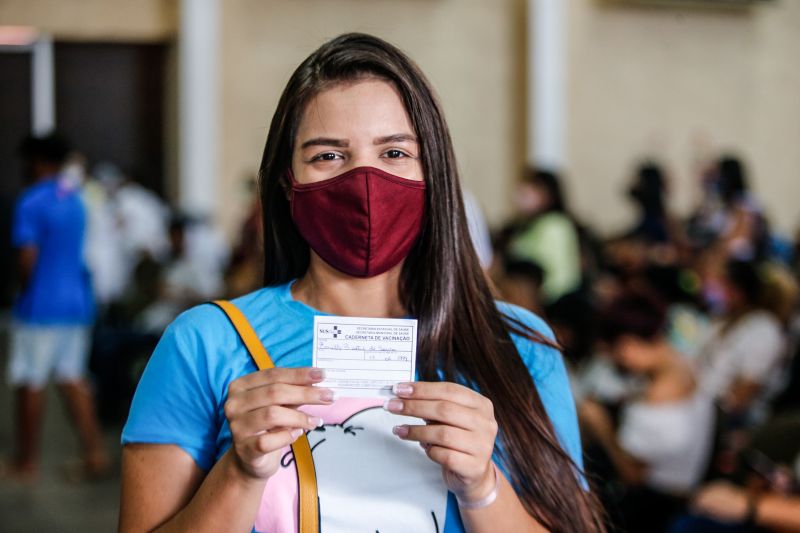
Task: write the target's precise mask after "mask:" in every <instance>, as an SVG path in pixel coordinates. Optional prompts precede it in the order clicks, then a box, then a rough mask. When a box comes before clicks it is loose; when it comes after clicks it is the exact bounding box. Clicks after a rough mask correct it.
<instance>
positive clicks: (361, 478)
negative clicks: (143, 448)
mask: <svg viewBox="0 0 800 533" xmlns="http://www.w3.org/2000/svg"><path fill="white" fill-rule="evenodd" d="M290 287H291V284H290V283H287V284H285V285H281V286H277V287H268V288H264V289H260V290H258V291H256V292H253V293H251V294H249V295H246V296H243V297H241V298H239V299H236V300H234V302H233V303H234V304H235V305H236V306H237V307H239V309H241V310H242V312H243V313H244V314H245V316H246V317H247V318H248V320H249V321H250V323H251V325H252V326H253V328H254V329H255V331H256V332H257V333H258V336H259V338H260V339H261V342H262V343H263V344H264V346H265V347H266V349H267V351H268V352H269V353H270V355H271V357H272V359H273V361H274V363H275V365H276V366H279V367H303V366H310V365H311V360H312V340H313V339H312V336H313V324H314V315H317V314H323V313H321V312H320V311H317V310H315V309H312V308H311V307H308V306H307V305H305V304H303V303H302V302H299V301H297V300H294V299H293V298H292V294H291V290H290ZM498 307H499V309H500V310H501V311H502V312H503V313H505V314H507V315H511V316H513V317H515V318H517V319H519V320H521V321H522V322H524V323H525V324H527V325H528V326H530V327H532V328H533V329H535V330H537V331H539V332H542V333H544V334H546V335H549V336H552V332H551V331H550V329H549V328H548V327H547V326H546V325H545V324H544V322H543V321H542V320H541V319H539V318H538V317H536V316H535V315H533V314H532V313H529V312H528V311H525V310H523V309H521V308H519V307H515V306H512V305H509V304H505V303H498ZM514 342H515V344H516V346H517V348H518V350H519V352H520V355H521V356H522V359H523V360H524V362H525V364H526V365H527V367H528V369H529V370H530V373H531V376H532V377H533V380H534V382H535V384H536V387H537V389H538V391H539V395H540V397H541V399H542V403H543V404H544V406H545V409H546V410H547V413H548V415H549V416H550V420H551V421H552V423H553V426H554V427H555V430H556V433H557V435H558V437H559V440H560V442H561V444H562V446H563V447H564V449H565V450H566V451H567V453H568V454H569V455H570V457H572V459H573V460H574V461H575V463H576V464H577V465H579V466H582V461H581V447H580V437H579V434H578V425H577V418H576V415H575V405H574V402H573V399H572V395H571V393H570V389H569V384H568V381H567V374H566V370H565V367H564V363H563V361H562V359H561V356H560V354H559V353H558V352H557V351H556V350H554V349H552V348H549V347H546V346H543V345H541V344H537V343H534V342H532V341H530V340H528V339H524V338H519V337H515V338H514ZM254 371H256V366H255V364H254V363H253V362H252V360H251V358H250V356H249V355H248V353H247V351H246V349H245V348H244V346H243V344H242V342H241V341H240V340H239V337H238V335H237V334H236V331H235V330H234V329H233V326H232V325H231V324H230V322H229V321H228V319H227V318H226V316H225V315H224V314H223V312H222V311H221V310H219V309H218V308H217V307H215V306H213V305H208V304H207V305H201V306H198V307H195V308H193V309H190V310H189V311H187V312H185V313H183V314H182V315H181V316H179V317H178V318H177V319H176V320H175V322H174V323H173V324H171V325H170V326H169V328H167V330H166V332H165V333H164V336H163V337H162V339H161V341H160V342H159V344H158V346H157V348H156V350H155V352H154V353H153V356H152V358H151V359H150V361H149V363H148V365H147V368H146V369H145V372H144V375H143V376H142V379H141V381H140V383H139V386H138V389H137V391H136V395H135V397H134V399H133V405H132V406H131V411H130V415H129V418H128V421H127V423H126V425H125V428H124V429H123V432H122V443H123V444H128V443H159V444H176V445H178V446H180V447H181V448H182V449H183V450H185V451H186V452H187V453H188V454H189V455H190V456H191V457H192V458H193V459H194V460H195V462H196V463H197V465H198V466H199V467H200V468H202V469H203V470H209V469H210V468H211V467H212V466H213V464H214V463H215V462H216V461H217V460H218V459H219V458H220V457H221V456H222V454H223V453H225V451H226V450H227V449H228V448H229V447H230V445H231V433H230V429H229V428H228V424H227V421H226V418H225V414H224V410H223V407H224V404H225V401H226V398H227V391H228V386H229V385H230V383H231V382H232V381H234V380H235V379H237V378H239V377H241V376H243V375H245V374H248V373H251V372H254ZM381 405H382V400H371V399H348V398H342V399H340V400H337V401H336V402H335V403H334V404H333V405H332V406H314V407H311V406H306V407H305V408H304V410H306V412H308V413H309V414H313V415H315V416H320V417H321V418H322V419H323V420H324V422H325V424H324V426H322V427H321V428H318V429H316V430H312V431H309V432H308V433H307V435H308V438H309V441H310V443H311V446H312V449H313V457H314V467H315V470H316V474H317V483H318V491H319V502H320V520H321V524H322V526H321V530H322V531H325V533H335V532H339V531H341V532H349V531H362V530H363V531H381V532H383V533H386V532H392V531H431V532H437V533H438V532H448V533H455V532H463V531H464V529H463V525H462V524H461V518H460V515H459V512H458V506H457V504H456V502H455V498H454V497H453V495H452V494H449V493H448V492H447V489H446V487H445V486H444V483H443V481H442V476H441V468H440V467H439V466H438V465H437V464H435V463H433V462H432V461H431V460H430V459H428V457H427V456H426V455H425V454H424V452H423V451H422V449H421V448H420V447H419V446H418V445H417V444H416V443H413V442H408V441H402V440H400V439H398V438H397V437H395V436H394V435H392V434H391V428H392V427H393V426H394V425H397V424H398V423H407V421H403V420H399V419H400V418H402V417H398V415H394V414H391V413H388V412H386V411H384V410H383V409H382V408H381ZM398 420H399V421H398ZM413 422H416V423H421V421H418V420H415V419H413ZM413 422H412V423H413ZM283 453H284V455H283V456H282V461H281V468H279V469H278V472H277V473H276V474H275V475H274V476H273V477H272V478H270V480H269V481H268V482H267V485H266V488H265V491H264V495H263V497H262V502H261V507H260V509H259V511H258V514H257V518H256V522H255V524H254V529H253V530H254V531H263V532H270V533H294V532H295V531H297V511H296V510H297V481H296V474H295V471H294V465H293V462H292V458H291V453H290V451H289V449H288V447H287V449H286V450H284V452H283ZM512 453H525V450H514V451H512Z"/></svg>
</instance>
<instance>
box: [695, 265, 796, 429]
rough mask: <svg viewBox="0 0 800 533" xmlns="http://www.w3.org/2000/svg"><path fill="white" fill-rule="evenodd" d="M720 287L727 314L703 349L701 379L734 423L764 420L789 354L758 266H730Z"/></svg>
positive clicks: (781, 328) (698, 361)
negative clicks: (768, 305) (765, 299)
mask: <svg viewBox="0 0 800 533" xmlns="http://www.w3.org/2000/svg"><path fill="white" fill-rule="evenodd" d="M721 289H722V292H721V294H722V296H723V302H724V309H725V312H724V314H723V316H722V319H721V320H720V321H719V323H717V324H715V325H714V326H712V328H711V330H710V332H709V337H708V339H707V340H706V341H705V342H704V343H703V345H702V347H701V349H700V352H699V355H698V358H697V367H696V370H697V375H698V380H699V382H700V386H701V388H702V389H703V390H704V391H705V392H706V393H707V394H709V395H710V396H712V397H713V398H714V399H715V400H716V401H717V403H718V405H719V407H720V409H721V410H722V411H723V412H724V413H725V414H726V418H729V419H730V421H731V422H732V423H733V422H734V421H736V420H739V421H746V422H752V421H753V420H758V419H760V418H761V419H763V413H764V409H765V406H766V403H767V401H768V400H769V398H770V397H771V396H774V394H775V392H776V391H775V390H773V389H774V388H775V384H776V382H779V381H780V380H779V379H778V378H779V376H777V375H776V374H777V373H778V372H780V369H781V367H782V362H783V358H784V357H785V355H786V354H785V352H786V341H785V335H784V331H783V327H782V326H781V323H780V322H779V320H778V319H777V318H776V316H775V315H774V314H773V313H771V312H769V311H767V310H766V309H764V307H763V306H762V302H763V282H762V279H761V275H760V273H759V271H758V268H757V266H756V265H755V264H754V263H751V262H743V261H731V262H729V263H728V264H727V265H726V268H725V272H724V275H723V276H722V279H721ZM729 425H730V424H729Z"/></svg>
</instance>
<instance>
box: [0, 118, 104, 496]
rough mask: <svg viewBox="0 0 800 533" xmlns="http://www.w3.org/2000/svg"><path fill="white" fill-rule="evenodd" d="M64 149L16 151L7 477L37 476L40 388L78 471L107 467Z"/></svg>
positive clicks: (32, 146) (51, 144)
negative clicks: (21, 168) (63, 429)
mask: <svg viewBox="0 0 800 533" xmlns="http://www.w3.org/2000/svg"><path fill="white" fill-rule="evenodd" d="M68 151H69V148H68V145H67V143H66V142H65V141H64V140H63V139H62V138H61V137H59V136H58V135H56V134H50V135H47V136H44V137H28V138H27V139H25V141H23V143H22V145H21V147H20V152H21V155H22V157H23V158H24V159H25V163H26V170H27V172H28V176H29V177H30V178H31V179H32V181H33V183H32V185H30V186H29V187H28V188H27V189H25V190H24V191H23V192H22V194H21V195H20V197H19V199H18V200H17V202H16V205H15V208H14V221H13V226H12V243H13V245H14V247H15V248H16V250H17V252H18V259H17V261H18V263H17V266H18V272H19V280H20V283H21V287H20V291H19V294H18V295H17V299H16V301H15V303H14V312H13V316H14V321H13V324H12V328H11V329H12V330H11V350H10V358H9V364H8V379H9V381H10V383H11V385H12V386H13V387H14V388H15V393H16V402H17V409H16V446H17V449H16V456H15V458H14V464H13V467H12V468H13V471H14V472H15V474H16V475H17V476H18V477H19V478H21V479H26V480H31V479H33V478H35V476H36V474H37V471H38V455H39V433H40V428H41V423H42V419H43V407H44V402H43V400H44V388H45V386H46V384H47V381H48V379H49V377H50V375H51V374H53V375H54V376H55V380H56V382H57V383H58V384H59V388H60V389H61V392H62V395H63V397H64V400H65V401H66V403H67V407H68V409H69V412H70V415H71V417H72V420H73V423H74V424H75V426H76V429H77V431H78V435H79V437H80V440H81V445H82V446H83V450H84V451H83V453H84V456H83V460H84V468H85V473H87V474H90V475H97V474H100V473H102V472H104V471H106V470H107V469H108V467H109V461H108V456H107V454H106V451H105V448H104V446H103V441H102V435H101V432H100V429H99V425H98V423H97V418H96V416H95V410H94V399H93V396H92V393H91V390H90V388H89V386H88V384H87V382H86V380H85V377H84V375H85V371H86V364H87V355H88V353H89V346H90V333H91V324H92V321H93V319H94V300H93V296H92V291H91V285H90V280H89V275H88V272H87V270H86V268H85V265H84V262H83V243H84V234H85V227H86V210H85V208H84V205H83V201H82V200H81V196H80V191H79V190H78V189H77V188H76V187H75V186H74V185H70V184H68V183H67V182H66V181H65V180H63V179H61V177H60V175H59V172H60V170H61V167H62V166H63V164H64V161H65V159H66V157H67V154H68Z"/></svg>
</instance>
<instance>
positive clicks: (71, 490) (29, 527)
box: [0, 327, 120, 533]
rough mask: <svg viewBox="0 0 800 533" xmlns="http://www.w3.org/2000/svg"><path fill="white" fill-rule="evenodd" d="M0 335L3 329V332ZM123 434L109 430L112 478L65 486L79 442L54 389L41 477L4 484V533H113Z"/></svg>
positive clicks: (5, 445) (2, 446) (2, 413)
mask: <svg viewBox="0 0 800 533" xmlns="http://www.w3.org/2000/svg"><path fill="white" fill-rule="evenodd" d="M0 329H5V328H2V327H0ZM3 333H5V332H4V331H1V332H0V377H2V379H0V454H1V455H2V456H4V457H6V456H8V454H9V453H10V451H11V443H12V437H13V433H12V430H13V418H12V414H13V404H12V394H11V390H9V387H8V386H7V384H6V383H5V379H4V378H5V369H6V352H7V346H8V344H7V341H6V336H5V335H4V334H3ZM119 431H120V429H119V428H116V429H114V430H109V429H107V430H106V438H107V441H108V446H109V450H111V452H112V455H113V457H114V462H115V469H114V472H115V474H114V476H112V478H111V479H109V480H107V481H103V482H97V483H91V484H79V483H73V482H70V481H67V480H66V479H65V477H64V475H63V474H62V470H63V466H64V464H65V463H68V462H69V461H70V460H71V459H74V458H75V457H77V454H78V442H77V438H76V436H75V433H74V431H73V430H72V427H71V426H70V424H69V420H68V419H67V415H66V412H65V410H64V407H63V404H62V403H61V401H60V398H59V396H58V394H57V393H56V391H55V390H54V389H52V388H51V390H50V391H49V393H48V398H47V416H46V419H45V423H44V427H43V433H42V473H41V476H40V479H39V481H38V483H36V484H35V485H33V486H21V485H19V484H17V483H14V482H11V481H9V480H2V479H0V533H28V532H31V533H32V532H37V533H40V532H59V533H61V532H63V533H71V532H81V533H93V532H113V531H116V529H117V509H118V506H119V474H118V464H119Z"/></svg>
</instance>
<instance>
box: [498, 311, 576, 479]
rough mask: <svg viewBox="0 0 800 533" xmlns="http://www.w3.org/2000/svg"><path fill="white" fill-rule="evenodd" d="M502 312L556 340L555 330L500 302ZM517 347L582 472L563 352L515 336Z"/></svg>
mask: <svg viewBox="0 0 800 533" xmlns="http://www.w3.org/2000/svg"><path fill="white" fill-rule="evenodd" d="M498 308H499V309H500V311H501V312H502V313H503V314H504V315H506V316H510V317H512V318H515V319H517V320H519V321H520V322H522V323H523V324H525V325H526V326H528V327H529V328H531V329H532V330H534V331H536V332H538V333H540V334H542V335H543V336H545V337H547V338H548V339H549V340H551V341H555V335H554V334H553V330H551V329H550V327H549V326H548V325H547V324H546V323H545V322H544V320H542V319H541V318H539V317H538V316H536V315H534V314H533V313H531V312H529V311H526V310H524V309H522V308H520V307H517V306H514V305H510V304H507V303H503V302H500V303H498ZM512 338H513V340H514V344H515V345H516V346H517V350H518V351H519V353H520V356H521V357H522V360H523V362H524V363H525V366H527V367H528V371H529V372H530V374H531V377H532V378H533V382H534V384H535V385H536V390H537V391H538V392H539V397H540V398H541V400H542V404H543V405H544V408H545V411H546V412H547V416H548V417H549V418H550V422H551V423H552V424H553V428H554V429H555V432H556V436H557V437H558V440H559V442H560V443H561V447H562V448H564V451H566V452H567V454H569V456H570V457H571V458H572V460H573V462H574V463H575V464H576V465H577V466H578V468H579V469H581V471H582V470H583V453H582V449H581V436H580V430H579V429H578V415H577V411H576V409H575V400H574V399H573V397H572V390H571V389H570V384H569V377H568V374H567V368H566V366H565V365H564V359H563V357H562V356H561V353H560V352H559V351H558V350H556V349H554V348H551V347H549V346H545V345H543V344H540V343H537V342H534V341H531V340H530V339H526V338H523V337H518V336H516V335H512Z"/></svg>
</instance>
